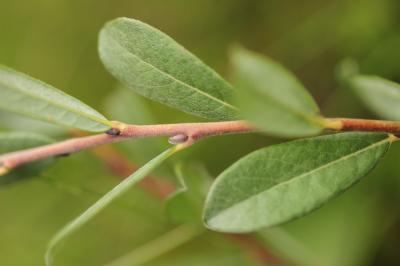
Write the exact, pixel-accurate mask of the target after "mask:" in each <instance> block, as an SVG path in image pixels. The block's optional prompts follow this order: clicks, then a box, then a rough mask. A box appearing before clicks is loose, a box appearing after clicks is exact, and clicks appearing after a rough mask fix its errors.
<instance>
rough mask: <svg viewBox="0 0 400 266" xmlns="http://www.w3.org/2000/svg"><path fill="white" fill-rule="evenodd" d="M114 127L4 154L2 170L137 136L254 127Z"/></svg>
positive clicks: (194, 136) (183, 136)
mask: <svg viewBox="0 0 400 266" xmlns="http://www.w3.org/2000/svg"><path fill="white" fill-rule="evenodd" d="M113 124H114V127H113V128H112V129H111V130H108V131H107V132H106V133H102V134H98V135H92V136H86V137H79V138H72V139H69V140H65V141H61V142H58V143H54V144H49V145H44V146H40V147H36V148H31V149H26V150H22V151H16V152H11V153H7V154H4V155H1V156H0V174H4V173H6V172H8V171H9V170H11V169H13V168H16V167H18V166H20V165H23V164H26V163H30V162H33V161H37V160H41V159H45V158H48V157H54V156H60V155H65V154H71V153H75V152H79V151H82V150H86V149H89V148H94V147H97V146H100V145H103V144H108V143H115V142H119V141H124V140H128V139H134V138H142V137H156V136H167V137H171V138H173V139H172V141H174V142H175V143H174V144H178V143H179V142H187V143H188V144H192V143H193V142H195V141H198V140H200V139H202V138H205V137H209V136H215V135H222V134H234V133H242V132H250V131H253V130H254V129H253V128H252V127H251V126H250V125H249V124H248V123H247V122H244V121H228V122H210V123H182V124H160V125H127V124H122V123H119V122H114V123H113Z"/></svg>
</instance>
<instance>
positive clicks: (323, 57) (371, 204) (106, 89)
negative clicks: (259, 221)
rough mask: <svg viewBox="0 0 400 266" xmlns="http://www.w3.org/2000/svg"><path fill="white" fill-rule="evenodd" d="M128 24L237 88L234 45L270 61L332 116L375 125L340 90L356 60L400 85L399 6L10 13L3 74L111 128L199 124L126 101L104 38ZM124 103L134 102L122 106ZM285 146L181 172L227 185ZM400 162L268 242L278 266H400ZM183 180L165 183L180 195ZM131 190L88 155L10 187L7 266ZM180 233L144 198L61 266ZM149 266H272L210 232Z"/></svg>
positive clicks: (221, 153)
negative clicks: (346, 68) (345, 67)
mask: <svg viewBox="0 0 400 266" xmlns="http://www.w3.org/2000/svg"><path fill="white" fill-rule="evenodd" d="M120 16H126V17H132V18H136V19H140V20H142V21H144V22H146V23H149V24H150V25H153V26H155V27H157V28H159V29H161V30H162V31H164V32H166V33H167V34H168V35H170V36H172V37H173V38H174V39H175V40H177V41H178V42H179V43H181V44H183V45H184V46H185V47H186V48H188V49H189V50H190V51H192V52H193V53H194V54H196V55H197V56H198V57H200V58H201V59H202V60H204V61H205V62H206V63H207V64H209V65H210V66H211V67H213V68H215V69H216V70H217V71H218V72H220V73H221V74H222V75H223V76H225V77H227V78H228V79H229V74H228V73H229V59H228V51H229V48H230V47H231V46H232V45H233V44H236V43H240V44H242V45H244V46H245V47H247V48H249V49H253V50H256V51H259V52H261V53H265V54H267V55H269V56H271V57H273V58H275V59H276V60H279V61H281V62H282V63H283V64H284V65H285V66H287V67H288V68H289V69H291V70H292V71H294V72H295V73H296V74H297V75H298V77H299V78H300V79H301V81H302V82H304V84H305V85H306V86H307V87H308V88H309V90H310V91H311V93H312V95H313V96H314V97H315V98H316V99H317V101H318V103H319V105H320V107H321V109H322V110H323V113H324V114H326V115H328V116H348V117H368V118H376V116H375V115H374V114H372V113H370V112H368V110H366V109H365V108H364V107H363V106H362V104H361V103H360V101H359V100H358V99H357V97H356V96H355V95H354V94H353V93H352V92H351V91H349V90H348V89H347V88H342V87H340V86H339V82H338V80H337V70H336V69H337V66H338V64H339V63H340V62H341V60H343V59H345V58H349V57H350V58H353V59H355V60H357V61H358V62H359V64H360V68H361V71H362V72H364V73H369V74H377V75H381V76H383V77H385V78H388V79H391V80H395V81H400V27H399V26H400V1H398V0H351V1H350V0H336V1H332V0H330V1H318V0H304V1H290V0H264V1H262V0H229V1H228V0H220V1H213V0H201V1H194V0H170V1H155V0H148V1H134V0H130V1H128V0H124V1H123V0H115V1H105V0H12V1H7V0H0V30H1V41H0V62H1V63H2V64H4V65H7V66H10V67H13V68H15V69H17V70H19V71H22V72H25V73H28V74H29V75H31V76H33V77H36V78H38V79H41V80H43V81H45V82H47V83H49V84H52V85H53V86H55V87H57V88H60V89H61V90H63V91H65V92H67V93H69V94H71V95H73V96H75V97H77V98H79V99H81V100H82V101H84V102H85V103H87V104H89V105H90V106H92V107H95V108H97V109H99V110H100V111H102V112H103V113H105V114H106V115H107V116H108V117H109V118H111V119H121V120H124V121H125V122H133V123H135V122H136V123H148V122H156V123H167V122H184V121H198V119H197V118H195V117H191V116H188V115H186V114H183V113H180V112H178V111H176V110H172V109H169V108H167V107H164V106H161V105H159V104H156V103H152V102H150V101H148V100H146V99H142V98H140V97H137V96H135V95H133V94H132V95H124V96H123V97H121V95H119V94H120V93H124V92H120V91H119V90H118V88H117V86H116V81H115V80H114V79H113V78H112V77H111V75H110V74H108V73H107V72H106V71H105V69H104V67H103V66H102V64H101V62H100V60H99V57H98V54H97V36H98V32H99V30H100V29H101V27H102V26H103V24H104V23H105V22H106V21H108V20H111V19H113V18H115V17H120ZM118 95H119V98H118ZM129 97H132V101H129V99H130V98H129ZM119 99H125V100H126V99H128V100H127V101H126V103H125V104H121V102H120V101H119ZM121 106H123V108H121ZM0 122H1V124H0V128H1V129H2V130H3V131H9V130H24V131H31V132H32V131H33V132H41V133H46V134H48V135H51V136H53V137H55V138H59V139H62V138H65V137H66V136H68V134H70V132H67V131H65V130H64V129H62V128H57V127H52V126H48V125H44V124H42V123H36V122H33V121H30V120H26V119H22V118H20V117H18V116H13V115H9V114H6V113H3V112H1V113H0ZM282 141H286V140H284V139H274V138H270V137H267V136H260V135H255V134H252V135H248V136H228V137H221V138H213V139H209V140H205V141H203V142H202V143H199V144H198V145H196V147H192V148H191V149H190V150H188V151H185V152H184V153H183V154H182V155H180V156H178V157H177V158H174V160H172V161H171V162H170V163H169V165H171V164H173V162H176V161H183V162H186V163H187V162H197V163H201V164H202V165H204V167H205V168H206V169H207V170H208V172H209V174H210V175H211V176H212V177H215V176H217V175H218V173H220V172H221V171H222V170H223V169H224V168H226V167H227V166H228V165H230V164H231V163H233V162H234V161H235V160H237V159H238V158H240V157H241V156H243V155H244V154H247V153H248V152H250V151H252V150H254V149H256V148H259V147H264V146H266V145H269V144H272V143H277V142H282ZM163 146H165V147H166V146H167V144H166V140H164V139H162V140H160V142H157V141H156V142H155V141H152V140H138V141H135V143H126V144H123V145H119V146H118V147H117V148H118V149H119V151H120V152H121V153H122V154H124V156H126V158H129V160H130V161H131V162H133V163H135V164H136V165H140V164H142V163H143V162H145V160H146V159H149V158H150V157H151V156H152V155H154V154H156V153H157V152H159V151H161V150H162V148H163ZM399 158H400V145H398V144H397V145H393V147H392V149H391V150H390V151H389V153H388V154H387V156H386V157H385V159H384V160H383V161H382V163H381V164H379V166H378V167H377V168H376V169H374V171H373V172H372V173H370V174H369V175H368V176H367V177H365V178H364V179H363V180H362V181H361V182H360V183H358V184H357V185H356V186H354V187H353V188H352V189H350V190H349V191H347V192H346V193H344V194H343V195H341V196H339V197H338V198H336V199H335V200H333V201H331V202H329V203H328V204H326V205H325V206H323V207H322V208H320V209H319V210H317V211H315V212H313V213H312V214H310V215H307V216H306V217H303V218H301V219H298V220H296V221H293V222H290V223H288V224H285V225H284V226H282V227H277V228H273V229H266V230H263V231H262V232H260V234H259V235H258V236H257V237H258V238H259V239H260V242H262V243H263V244H265V246H266V248H267V249H268V251H270V252H271V254H273V256H277V257H278V258H282V259H283V261H290V263H292V264H294V265H328V266H334V265H338V266H339V265H340V266H357V265H360V266H361V265H400V222H399V214H400V213H399V207H398V206H399V203H400V166H399V165H398V161H399ZM172 167H173V166H166V167H164V168H162V169H160V170H158V172H157V173H156V174H157V175H160V176H165V178H166V179H169V180H171V181H172V182H174V181H175V179H174V175H173V174H171V172H172V171H171V168H172ZM119 180H120V177H117V176H116V174H115V173H113V172H112V171H110V170H109V169H108V168H107V167H106V166H105V165H104V163H102V161H101V160H100V159H99V157H98V156H96V155H94V154H93V153H91V152H83V153H80V154H77V155H74V156H70V157H68V158H63V159H60V160H58V162H57V163H56V164H55V165H53V166H52V167H50V168H49V169H48V170H46V171H45V172H43V173H42V174H41V175H40V176H39V177H36V178H31V179H29V180H24V181H21V182H17V183H13V184H9V185H5V186H1V187H0V214H1V216H0V265H5V266H14V265H15V266H17V265H18V266H19V265H43V254H44V251H45V248H46V244H47V242H48V240H49V239H50V238H51V236H52V235H53V234H54V233H55V232H56V231H57V230H58V229H60V228H61V227H62V226H63V225H64V224H65V223H67V222H68V221H70V220H71V219H72V218H74V217H75V216H77V215H78V214H79V213H80V212H82V211H83V210H85V209H86V208H87V207H88V206H90V204H91V203H93V202H94V201H95V200H96V199H97V198H99V197H100V195H101V194H103V193H104V192H106V191H107V190H109V189H111V188H112V186H114V185H115V184H116V183H117V182H119ZM174 227H176V225H174V223H173V222H171V221H169V220H168V219H167V217H166V215H165V206H164V202H163V201H160V200H159V199H156V198H154V197H152V196H151V195H149V194H148V193H147V192H146V191H144V190H142V189H133V190H132V191H131V193H129V195H126V196H125V197H123V198H122V199H121V200H119V201H118V202H117V203H116V204H114V205H113V206H110V207H109V208H107V210H105V211H104V212H103V213H101V214H100V215H99V216H98V217H96V219H94V220H93V221H92V222H90V223H89V224H88V225H86V226H85V227H84V228H82V229H81V230H79V232H77V233H75V234H74V236H73V237H71V238H70V239H68V241H66V242H65V244H64V245H63V247H62V248H61V249H60V251H59V253H57V256H56V265H104V264H105V263H107V262H109V261H111V260H112V259H114V258H116V257H118V256H121V255H122V254H125V253H127V252H129V251H132V250H134V249H135V248H137V247H142V246H143V245H145V244H146V243H148V242H149V241H151V240H154V239H157V237H158V236H160V235H162V234H163V233H165V232H167V231H169V230H171V229H172V228H174ZM171 242H174V239H171ZM151 248H153V249H157V247H156V246H155V247H150V250H151ZM146 251H147V250H146ZM272 261H273V260H271V265H274V264H273V262H272ZM315 262H318V263H317V264H315ZM127 265H130V264H127ZM143 265H147V266H150V265H165V266H167V265H178V266H179V265H189V266H192V265H194V266H196V265H218V266H222V265H229V266H230V265H238V266H239V265H262V264H261V263H260V262H259V261H258V260H257V259H254V256H253V255H252V254H251V253H249V252H248V251H246V248H243V246H241V245H240V244H238V243H237V242H235V241H231V240H230V239H229V238H227V237H225V236H223V235H220V234H217V233H211V232H207V233H204V234H202V235H201V236H198V237H196V238H194V239H193V240H191V241H188V242H187V243H185V244H183V245H181V246H179V247H177V248H174V249H173V250H171V251H170V252H167V253H166V254H164V255H162V256H159V257H155V258H154V259H151V260H149V261H147V262H146V263H144V264H143Z"/></svg>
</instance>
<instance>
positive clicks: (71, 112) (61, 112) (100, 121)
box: [0, 66, 110, 132]
mask: <svg viewBox="0 0 400 266" xmlns="http://www.w3.org/2000/svg"><path fill="white" fill-rule="evenodd" d="M0 109H4V110H6V111H9V112H14V113H18V114H22V115H25V116H29V117H32V118H36V119H39V120H43V121H47V122H50V123H55V124H59V125H64V126H69V127H74V128H78V129H82V130H86V131H93V132H100V131H106V130H107V129H109V128H110V122H109V121H108V120H107V119H106V118H105V117H104V116H102V115H101V114H99V113H98V112H97V111H95V110H93V109H92V108H90V107H89V106H87V105H86V104H84V103H82V102H81V101H79V100H77V99H75V98H73V97H72V96H70V95H67V94H65V93H64V92H62V91H60V90H58V89H56V88H54V87H52V86H50V85H47V84H45V83H43V82H41V81H39V80H37V79H34V78H31V77H29V76H27V75H25V74H22V73H20V72H17V71H15V70H12V69H10V68H7V67H4V66H0Z"/></svg>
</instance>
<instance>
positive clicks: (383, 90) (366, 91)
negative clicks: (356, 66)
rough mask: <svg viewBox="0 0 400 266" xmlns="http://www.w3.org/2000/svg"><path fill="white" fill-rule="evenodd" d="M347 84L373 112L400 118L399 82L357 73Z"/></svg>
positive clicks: (393, 118) (390, 117)
mask: <svg viewBox="0 0 400 266" xmlns="http://www.w3.org/2000/svg"><path fill="white" fill-rule="evenodd" d="M349 85H350V87H351V88H352V89H353V90H354V91H355V92H356V93H357V95H358V96H359V97H360V99H361V100H362V101H363V102H364V104H365V105H366V106H367V107H369V108H370V109H371V110H372V111H373V112H375V113H376V114H378V115H379V116H381V117H383V118H386V119H392V120H400V84H398V83H395V82H392V81H389V80H386V79H383V78H380V77H376V76H367V75H358V76H355V77H353V78H351V79H350V80H349Z"/></svg>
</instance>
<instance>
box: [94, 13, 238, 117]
mask: <svg viewBox="0 0 400 266" xmlns="http://www.w3.org/2000/svg"><path fill="white" fill-rule="evenodd" d="M99 52H100V58H101V60H102V61H103V63H104V65H105V66H106V68H107V69H108V70H109V71H110V72H111V74H113V75H114V76H115V77H116V78H117V79H118V80H119V81H120V82H121V83H123V84H124V85H126V86H127V87H129V88H130V89H132V90H134V91H136V92H138V93H139V94H141V95H143V96H146V97H148V98H150V99H152V100H155V101H158V102H161V103H163V104H166V105H168V106H170V107H173V108H176V109H179V110H181V111H184V112H187V113H190V114H193V115H197V116H200V117H204V118H208V119H216V120H230V119H234V118H235V116H236V108H235V107H233V106H232V105H231V104H230V103H228V100H229V98H230V96H231V93H232V91H233V90H232V88H231V86H230V85H229V84H228V83H227V82H226V81H224V80H223V79H222V78H221V77H220V76H219V75H218V74H217V73H216V72H214V71H213V70H212V69H210V68H209V67H207V66H206V65H205V64H204V63H203V62H202V61H200V60H199V59H198V58H197V57H195V56H194V55H193V54H191V53H190V52H188V51H187V50H185V48H183V47H182V46H181V45H179V44H178V43H176V42H175V41H174V40H173V39H171V38H170V37H169V36H167V35H166V34H164V33H162V32H161V31H159V30H157V29H155V28H153V27H151V26H149V25H147V24H145V23H143V22H140V21H138V20H134V19H129V18H117V19H115V20H113V21H111V22H108V23H107V24H106V25H105V27H104V28H103V29H102V31H101V33H100V40H99Z"/></svg>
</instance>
